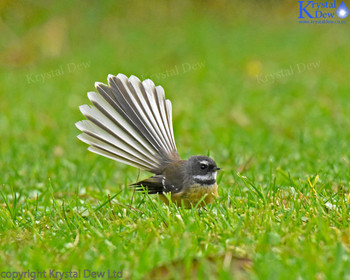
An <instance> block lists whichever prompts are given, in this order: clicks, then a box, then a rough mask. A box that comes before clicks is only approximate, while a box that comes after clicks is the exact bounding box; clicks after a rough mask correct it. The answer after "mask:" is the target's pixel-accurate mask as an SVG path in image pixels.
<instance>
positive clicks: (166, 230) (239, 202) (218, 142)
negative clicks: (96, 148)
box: [0, 1, 350, 279]
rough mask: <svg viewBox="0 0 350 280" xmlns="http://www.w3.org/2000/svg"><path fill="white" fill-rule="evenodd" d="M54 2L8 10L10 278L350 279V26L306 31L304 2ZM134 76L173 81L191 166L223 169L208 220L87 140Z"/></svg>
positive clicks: (2, 114) (4, 188)
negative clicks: (121, 78) (91, 95)
mask: <svg viewBox="0 0 350 280" xmlns="http://www.w3.org/2000/svg"><path fill="white" fill-rule="evenodd" d="M47 5H48V4H47V3H46V2H44V1H36V2H35V4H34V2H29V1H28V2H24V3H22V4H21V5H19V4H16V3H14V2H11V1H7V2H6V1H4V4H2V5H1V6H0V11H1V17H0V19H1V22H0V23H1V25H0V29H1V34H2V36H1V38H0V46H1V49H0V58H1V65H0V67H1V68H0V69H1V72H0V84H1V89H0V100H1V102H0V135H1V140H0V185H1V191H0V272H9V271H19V272H23V271H28V269H29V270H31V271H34V270H37V269H38V270H41V271H42V270H45V271H47V272H48V271H49V270H50V269H55V270H56V271H60V272H67V271H77V270H79V269H80V270H81V273H83V271H84V269H89V270H91V271H97V272H105V273H107V271H108V270H111V271H112V270H115V271H120V270H122V271H123V277H124V278H129V279H140V278H143V279H156V278H161V279H167V278H169V279H184V278H186V277H187V278H198V279H213V278H214V279H215V278H218V279H231V278H232V276H234V277H236V278H237V279H349V278H350V254H349V252H350V224H349V219H350V205H349V203H350V191H349V187H350V186H349V182H350V164H349V162H350V155H349V139H350V129H349V127H350V118H349V112H350V103H349V92H350V86H349V79H348V77H349V75H350V54H349V48H348V47H349V43H350V39H349V36H348V24H349V23H347V24H345V25H317V26H316V25H315V26H313V25H299V24H298V21H297V19H296V13H297V8H296V3H294V2H293V1H290V2H283V1H280V2H279V3H278V4H277V3H273V2H270V1H268V2H266V5H263V4H261V3H260V4H258V3H254V2H244V3H243V4H242V3H238V2H233V3H231V4H229V3H226V2H217V3H216V4H209V3H205V2H203V3H202V2H194V3H190V2H185V1H184V2H182V1H180V2H174V3H172V4H171V3H167V2H161V3H155V2H154V3H150V2H147V4H146V2H145V3H144V4H143V2H136V1H135V2H134V1H131V2H126V1H113V2H109V3H107V2H106V3H102V2H99V3H97V2H96V3H93V2H91V3H88V4H85V2H80V1H79V2H76V3H75V4H71V3H70V2H69V1H62V2H57V4H55V5H53V6H47ZM308 63H319V64H318V66H317V67H314V68H313V69H310V70H305V71H301V72H299V71H297V65H298V64H299V66H300V65H301V64H308ZM78 64H79V65H80V68H79V67H78ZM189 65H191V67H190V66H189ZM195 65H198V67H197V68H198V69H195ZM315 65H316V64H315ZM190 68H191V69H190ZM283 69H284V71H286V69H293V73H291V74H286V73H287V72H283V73H284V74H283V76H281V74H280V76H277V73H280V71H283ZM119 72H121V73H125V74H127V75H131V74H134V75H136V76H139V77H142V78H143V79H146V78H149V77H152V79H154V81H155V82H156V83H157V84H161V85H162V86H163V87H164V88H165V92H166V97H167V98H169V99H171V100H172V103H173V119H174V130H175V138H176V143H177V147H178V150H179V153H180V155H181V156H182V157H183V158H187V157H189V156H190V155H193V154H206V155H207V154H209V155H211V156H212V157H213V158H214V159H215V160H216V162H217V163H218V165H219V166H220V167H221V168H222V169H223V171H222V172H221V173H220V176H219V185H220V188H219V195H220V197H219V198H218V200H217V201H216V203H215V204H212V205H209V206H208V207H207V211H205V210H201V209H190V210H185V209H181V208H176V207H175V206H173V205H172V206H170V207H167V206H165V205H163V204H162V203H161V202H160V201H159V200H158V199H157V198H155V197H152V196H145V195H142V194H139V193H136V194H135V195H134V199H133V200H132V197H133V193H132V191H131V190H130V189H129V188H128V187H127V186H128V184H130V183H133V182H135V181H136V180H137V179H138V178H145V177H146V176H149V175H150V174H146V173H143V172H141V174H139V171H138V170H136V169H134V168H132V167H127V166H124V165H122V164H119V163H115V162H113V161H111V160H108V159H105V158H102V157H99V156H97V155H95V154H92V153H89V152H88V151H87V150H86V148H87V147H86V145H84V144H83V143H80V142H79V141H78V140H77V138H76V135H77V134H78V133H79V132H78V130H77V129H76V128H75V126H74V123H75V122H77V121H79V120H81V119H82V115H81V114H80V112H79V110H78V106H79V105H81V104H84V103H87V102H88V99H87V96H86V92H87V91H91V90H94V88H93V84H94V82H95V81H101V82H105V81H106V77H107V74H109V73H112V74H117V73H119ZM257 74H258V75H261V76H259V77H260V78H261V77H264V79H265V80H266V79H267V81H266V82H261V81H260V80H259V79H257V77H256V75H257ZM272 77H276V78H275V79H273V78H272ZM259 81H260V82H259ZM109 196H110V199H109ZM130 205H131V206H132V207H129V206H130ZM90 278H92V277H90ZM104 278H106V276H105V277H104Z"/></svg>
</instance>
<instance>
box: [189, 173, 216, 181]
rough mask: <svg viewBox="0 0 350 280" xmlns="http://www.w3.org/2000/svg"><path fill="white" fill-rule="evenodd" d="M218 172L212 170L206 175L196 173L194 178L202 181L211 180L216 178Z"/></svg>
mask: <svg viewBox="0 0 350 280" xmlns="http://www.w3.org/2000/svg"><path fill="white" fill-rule="evenodd" d="M216 174H217V172H216V171H215V172H211V173H208V174H205V175H195V176H193V179H197V180H200V181H210V180H216Z"/></svg>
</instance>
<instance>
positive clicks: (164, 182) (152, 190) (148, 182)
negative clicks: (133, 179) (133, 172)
mask: <svg viewBox="0 0 350 280" xmlns="http://www.w3.org/2000/svg"><path fill="white" fill-rule="evenodd" d="M131 187H132V188H134V189H135V190H136V191H142V192H143V191H144V190H146V191H147V192H148V193H149V194H156V193H168V192H171V193H172V194H174V193H177V192H179V191H181V189H180V186H178V185H177V184H176V183H172V182H170V181H169V180H168V179H167V178H166V177H165V176H164V175H156V176H152V177H150V178H147V179H144V180H142V181H139V182H137V183H135V184H132V185H131Z"/></svg>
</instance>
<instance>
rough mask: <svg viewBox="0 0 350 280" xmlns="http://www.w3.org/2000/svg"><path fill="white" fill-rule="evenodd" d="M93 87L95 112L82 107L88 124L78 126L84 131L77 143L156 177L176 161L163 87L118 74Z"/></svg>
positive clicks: (90, 97) (169, 112) (176, 154)
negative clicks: (79, 142)
mask: <svg viewBox="0 0 350 280" xmlns="http://www.w3.org/2000/svg"><path fill="white" fill-rule="evenodd" d="M95 87H96V89H97V91H98V93H96V92H89V93H88V98H89V99H90V101H91V102H92V104H93V105H94V106H88V105H82V106H80V111H81V112H82V113H83V115H84V116H85V117H86V118H87V120H83V121H80V122H77V123H76V126H77V128H78V129H79V130H81V131H82V134H80V135H79V136H78V138H79V139H80V140H82V141H83V142H85V143H87V144H89V145H90V147H89V150H90V151H92V152H94V153H97V154H100V155H103V156H105V157H108V158H111V159H114V160H116V161H119V162H122V163H125V164H128V165H132V166H134V167H137V168H140V169H143V170H146V171H149V172H152V173H154V174H160V173H161V172H162V170H163V169H164V167H165V166H166V165H167V163H169V162H172V161H174V160H175V161H176V160H180V157H179V155H178V153H177V150H176V145H175V140H174V133H173V127H172V115H171V114H172V112H171V111H172V107H171V102H170V101H169V100H166V99H165V95H164V90H163V88H162V87H161V86H155V85H154V83H153V82H152V81H151V80H145V81H143V82H141V81H140V80H139V79H138V78H137V77H135V76H131V77H130V78H127V77H126V76H125V75H123V74H118V75H117V76H113V75H109V76H108V85H105V84H102V83H95Z"/></svg>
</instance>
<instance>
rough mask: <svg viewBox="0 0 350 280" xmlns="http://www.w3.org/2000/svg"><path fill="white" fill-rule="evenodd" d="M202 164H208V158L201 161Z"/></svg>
mask: <svg viewBox="0 0 350 280" xmlns="http://www.w3.org/2000/svg"><path fill="white" fill-rule="evenodd" d="M199 163H200V164H206V165H209V162H208V161H207V160H202V161H200V162H199Z"/></svg>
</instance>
